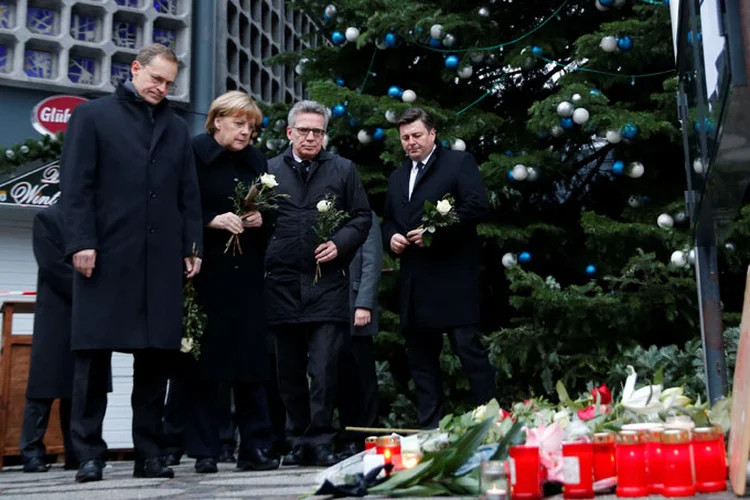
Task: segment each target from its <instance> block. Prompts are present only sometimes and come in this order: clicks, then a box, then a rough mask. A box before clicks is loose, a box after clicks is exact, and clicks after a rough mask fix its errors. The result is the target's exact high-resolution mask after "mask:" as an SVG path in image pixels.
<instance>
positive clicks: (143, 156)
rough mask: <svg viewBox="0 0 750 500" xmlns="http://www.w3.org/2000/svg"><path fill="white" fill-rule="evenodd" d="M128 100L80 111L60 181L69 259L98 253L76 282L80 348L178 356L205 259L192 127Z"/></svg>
mask: <svg viewBox="0 0 750 500" xmlns="http://www.w3.org/2000/svg"><path fill="white" fill-rule="evenodd" d="M149 106H150V105H149V104H147V103H146V102H144V101H142V100H141V99H140V98H139V97H138V96H136V94H134V93H133V92H131V91H130V90H128V89H126V88H124V87H122V86H121V87H119V88H118V89H117V92H116V93H115V94H114V95H110V96H107V97H102V98H100V99H96V100H93V101H88V102H85V103H83V104H81V105H80V106H78V107H77V108H76V109H75V111H74V112H73V116H72V117H71V119H70V122H69V124H68V130H67V134H66V136H65V143H64V146H63V152H62V158H61V164H60V175H61V178H60V180H61V188H62V197H61V203H62V208H63V219H64V222H65V234H64V236H65V245H66V248H65V249H66V253H67V254H68V255H71V254H73V253H75V252H77V251H78V250H83V249H88V248H93V249H96V251H97V256H96V267H95V269H94V273H93V275H92V276H91V278H85V277H84V276H83V275H81V274H80V273H75V274H74V278H73V335H72V348H73V349H74V350H77V349H106V350H114V351H124V352H130V351H133V350H137V349H146V348H157V349H179V347H180V339H181V338H182V283H183V274H184V263H183V258H184V257H188V256H190V255H191V253H192V248H193V245H194V244H195V245H196V247H197V250H198V251H199V252H200V251H202V237H203V235H202V224H201V213H200V210H201V209H200V198H199V196H200V195H199V192H198V179H197V175H196V172H195V163H194V160H193V150H192V147H191V143H190V141H191V138H190V134H189V132H188V128H187V125H186V124H185V122H184V120H182V118H180V117H179V116H177V115H176V114H175V113H174V111H173V110H172V109H171V108H170V107H169V106H168V103H167V102H166V100H164V101H162V102H161V103H160V104H159V105H157V106H154V107H153V108H152V109H149Z"/></svg>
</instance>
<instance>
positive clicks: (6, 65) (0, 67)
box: [0, 45, 10, 73]
mask: <svg viewBox="0 0 750 500" xmlns="http://www.w3.org/2000/svg"><path fill="white" fill-rule="evenodd" d="M9 54H10V51H9V50H8V47H6V46H5V45H0V73H7V72H8V71H9V70H10V58H9Z"/></svg>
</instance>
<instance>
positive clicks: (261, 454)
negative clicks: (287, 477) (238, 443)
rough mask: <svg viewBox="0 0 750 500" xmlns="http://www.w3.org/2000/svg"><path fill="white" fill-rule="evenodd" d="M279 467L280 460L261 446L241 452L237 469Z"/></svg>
mask: <svg viewBox="0 0 750 500" xmlns="http://www.w3.org/2000/svg"><path fill="white" fill-rule="evenodd" d="M278 468H279V461H278V460H277V459H275V458H271V457H269V456H268V455H267V454H266V452H265V451H263V450H262V449H260V448H253V449H252V450H250V451H249V452H247V453H244V452H242V453H240V458H239V460H237V469H235V470H237V471H243V470H273V469H278Z"/></svg>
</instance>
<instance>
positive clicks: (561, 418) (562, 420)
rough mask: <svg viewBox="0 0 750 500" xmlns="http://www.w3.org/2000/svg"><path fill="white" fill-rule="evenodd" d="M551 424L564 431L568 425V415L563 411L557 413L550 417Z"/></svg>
mask: <svg viewBox="0 0 750 500" xmlns="http://www.w3.org/2000/svg"><path fill="white" fill-rule="evenodd" d="M552 422H553V423H556V424H557V425H559V426H560V428H561V429H565V428H567V427H568V426H569V425H570V414H569V413H568V412H567V411H565V410H562V411H558V412H557V413H555V415H554V416H553V417H552Z"/></svg>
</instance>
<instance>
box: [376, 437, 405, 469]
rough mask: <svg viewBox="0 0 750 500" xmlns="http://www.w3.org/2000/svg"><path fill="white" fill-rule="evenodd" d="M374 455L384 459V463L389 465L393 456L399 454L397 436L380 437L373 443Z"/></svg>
mask: <svg viewBox="0 0 750 500" xmlns="http://www.w3.org/2000/svg"><path fill="white" fill-rule="evenodd" d="M375 453H377V454H378V455H383V456H384V457H385V463H390V459H391V458H392V457H393V455H400V454H401V438H399V437H398V436H381V437H379V438H378V440H377V441H376V443H375Z"/></svg>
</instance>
